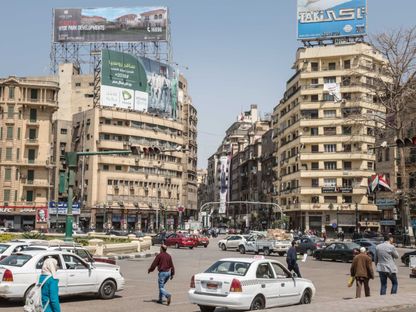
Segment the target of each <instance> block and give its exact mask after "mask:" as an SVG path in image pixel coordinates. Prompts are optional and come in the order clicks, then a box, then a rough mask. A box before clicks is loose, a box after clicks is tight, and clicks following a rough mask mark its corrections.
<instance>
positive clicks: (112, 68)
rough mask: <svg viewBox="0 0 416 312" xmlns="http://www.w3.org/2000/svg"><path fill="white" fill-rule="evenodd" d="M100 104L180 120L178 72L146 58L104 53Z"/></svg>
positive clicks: (109, 51)
mask: <svg viewBox="0 0 416 312" xmlns="http://www.w3.org/2000/svg"><path fill="white" fill-rule="evenodd" d="M100 101H101V103H100V104H101V105H102V106H111V107H119V108H124V109H132V110H136V111H141V112H148V113H153V114H156V115H159V116H161V117H168V118H173V119H176V117H177V116H178V105H177V101H178V71H177V70H175V69H174V68H172V67H171V66H169V65H167V64H164V63H161V62H158V61H154V60H151V59H148V58H145V57H139V58H137V57H136V56H133V55H130V54H128V53H123V52H117V51H112V50H102V62H101V95H100Z"/></svg>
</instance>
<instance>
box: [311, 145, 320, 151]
mask: <svg viewBox="0 0 416 312" xmlns="http://www.w3.org/2000/svg"><path fill="white" fill-rule="evenodd" d="M311 151H312V153H319V145H312V146H311Z"/></svg>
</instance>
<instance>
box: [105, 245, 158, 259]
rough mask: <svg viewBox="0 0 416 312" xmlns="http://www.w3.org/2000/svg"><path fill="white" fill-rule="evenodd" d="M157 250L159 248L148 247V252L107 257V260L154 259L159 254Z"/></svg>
mask: <svg viewBox="0 0 416 312" xmlns="http://www.w3.org/2000/svg"><path fill="white" fill-rule="evenodd" d="M159 250H160V247H159V246H150V250H146V251H142V252H137V253H132V254H120V255H109V256H108V258H109V259H113V260H125V259H137V258H150V257H154V256H155V255H156V254H157V253H159Z"/></svg>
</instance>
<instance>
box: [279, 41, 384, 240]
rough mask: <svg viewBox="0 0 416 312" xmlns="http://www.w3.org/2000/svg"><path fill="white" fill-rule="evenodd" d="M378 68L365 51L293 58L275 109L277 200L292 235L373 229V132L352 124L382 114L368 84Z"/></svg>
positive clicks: (311, 52) (340, 49) (312, 51)
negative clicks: (304, 231) (369, 190)
mask: <svg viewBox="0 0 416 312" xmlns="http://www.w3.org/2000/svg"><path fill="white" fill-rule="evenodd" d="M382 62H383V59H382V57H381V55H379V54H378V53H376V52H375V51H374V50H373V49H372V48H371V46H369V45H368V44H365V43H358V44H352V45H342V46H337V45H331V46H317V47H310V48H300V49H299V50H298V52H297V56H296V61H295V64H294V67H293V68H294V69H295V71H296V73H295V74H294V75H293V76H292V77H291V78H290V79H289V80H288V82H287V86H286V89H287V91H286V92H285V95H284V98H283V99H282V100H281V102H280V103H279V104H278V106H277V107H276V108H275V109H274V120H275V136H274V141H275V144H276V148H277V152H276V158H277V166H276V167H275V170H276V171H277V181H276V182H275V183H276V184H275V185H276V189H277V190H278V192H279V194H278V196H276V199H277V200H278V202H279V204H280V205H281V206H282V208H283V209H284V210H285V212H286V213H287V214H288V215H289V216H290V219H291V221H290V226H291V227H292V228H301V229H315V230H318V231H324V230H326V231H331V232H332V231H334V230H333V227H332V225H334V227H335V225H336V224H337V225H338V229H340V228H342V230H343V231H344V232H346V233H347V232H352V231H354V229H355V227H356V224H357V221H358V223H359V224H360V225H361V228H362V229H363V228H370V229H378V228H379V220H380V213H379V211H378V210H377V207H376V205H375V204H374V203H373V202H372V201H371V200H369V198H368V197H367V185H368V177H370V176H371V175H373V174H374V173H375V160H376V159H375V153H374V146H375V133H374V132H375V131H374V124H371V123H369V122H367V123H361V124H360V123H357V120H358V118H359V116H360V115H363V114H368V115H371V114H375V113H379V112H380V110H381V108H380V106H379V105H377V103H375V102H374V98H373V95H372V92H371V84H372V81H373V80H372V77H373V76H375V75H378V73H379V72H380V65H381V64H382ZM334 87H335V91H334ZM337 87H339V88H340V90H339V91H340V94H337V93H338V90H336V89H337ZM326 90H327V91H326ZM331 90H332V91H331Z"/></svg>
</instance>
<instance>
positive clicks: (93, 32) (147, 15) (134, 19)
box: [53, 7, 168, 42]
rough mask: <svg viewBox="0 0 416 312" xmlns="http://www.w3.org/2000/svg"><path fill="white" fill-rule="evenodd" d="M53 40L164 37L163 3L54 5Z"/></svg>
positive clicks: (82, 40) (80, 40) (93, 40)
mask: <svg viewBox="0 0 416 312" xmlns="http://www.w3.org/2000/svg"><path fill="white" fill-rule="evenodd" d="M53 15H54V16H53V23H54V24H53V41H54V42H137V41H165V40H166V39H167V27H168V10H167V8H166V7H132V8H123V7H120V8H92V9H76V8H65V9H54V12H53Z"/></svg>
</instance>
